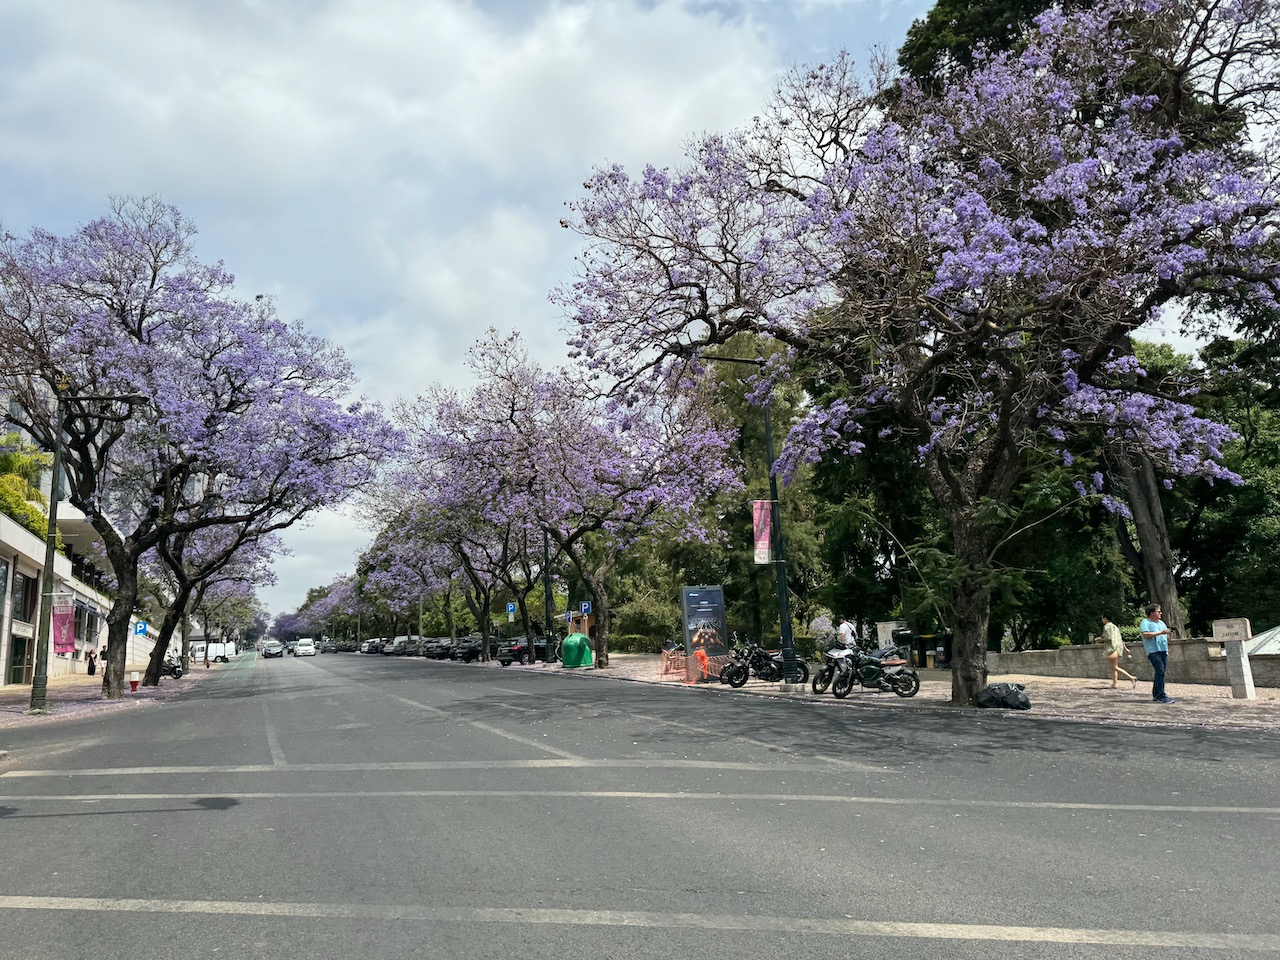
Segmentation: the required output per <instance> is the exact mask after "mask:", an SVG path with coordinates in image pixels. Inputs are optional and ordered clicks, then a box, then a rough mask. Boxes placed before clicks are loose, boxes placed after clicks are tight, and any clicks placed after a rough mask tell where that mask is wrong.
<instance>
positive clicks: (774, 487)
mask: <svg viewBox="0 0 1280 960" xmlns="http://www.w3.org/2000/svg"><path fill="white" fill-rule="evenodd" d="M771 406H772V391H770V397H769V398H768V399H766V400H765V402H764V449H765V455H766V456H767V457H768V458H769V520H770V524H769V525H770V526H771V527H772V528H773V530H772V533H773V549H774V555H773V562H774V566H775V567H776V568H777V571H778V619H779V620H780V621H781V626H782V675H783V676H784V677H785V678H786V681H787V683H795V682H796V678H797V676H798V672H797V669H796V645H795V641H794V639H793V638H792V634H791V589H790V586H789V585H788V583H787V554H786V549H785V547H784V546H783V542H782V515H781V511H780V510H779V509H778V478H777V477H775V476H774V475H773V463H774V460H773V421H772V418H771V417H770V415H769V408H770V407H771Z"/></svg>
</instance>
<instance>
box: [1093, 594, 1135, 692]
mask: <svg viewBox="0 0 1280 960" xmlns="http://www.w3.org/2000/svg"><path fill="white" fill-rule="evenodd" d="M1102 642H1103V643H1105V644H1106V645H1107V663H1108V664H1110V665H1111V689H1112V690H1114V689H1115V688H1116V687H1118V686H1119V685H1120V674H1122V673H1123V674H1124V677H1125V679H1126V680H1130V681H1132V682H1133V686H1134V687H1135V688H1136V687H1137V686H1138V678H1137V677H1135V676H1134V675H1133V674H1132V673H1130V672H1129V671H1128V670H1124V669H1122V668H1121V666H1120V654H1121V652H1123V653H1124V655H1125V657H1126V658H1128V659H1132V657H1133V654H1132V653H1131V652H1130V651H1129V645H1128V644H1126V643H1125V642H1124V638H1123V637H1122V636H1120V628H1119V627H1117V626H1116V625H1115V624H1114V623H1112V622H1111V618H1110V617H1108V616H1107V615H1106V614H1105V613H1104V614H1103V615H1102Z"/></svg>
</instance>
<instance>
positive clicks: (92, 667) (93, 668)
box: [85, 650, 98, 677]
mask: <svg viewBox="0 0 1280 960" xmlns="http://www.w3.org/2000/svg"><path fill="white" fill-rule="evenodd" d="M88 662H89V666H88V668H87V669H86V671H85V672H86V673H88V674H89V676H91V677H92V676H93V675H94V674H95V673H97V672H98V655H97V654H96V653H94V652H93V651H92V650H90V651H89V656H88Z"/></svg>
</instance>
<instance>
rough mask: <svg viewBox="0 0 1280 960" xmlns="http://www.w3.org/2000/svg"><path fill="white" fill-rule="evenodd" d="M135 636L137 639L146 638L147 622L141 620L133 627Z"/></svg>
mask: <svg viewBox="0 0 1280 960" xmlns="http://www.w3.org/2000/svg"><path fill="white" fill-rule="evenodd" d="M133 635H134V636H135V637H145V636H146V635H147V621H145V620H139V621H138V622H137V623H135V624H134V625H133Z"/></svg>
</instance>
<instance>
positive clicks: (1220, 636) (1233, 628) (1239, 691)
mask: <svg viewBox="0 0 1280 960" xmlns="http://www.w3.org/2000/svg"><path fill="white" fill-rule="evenodd" d="M1252 636H1253V633H1252V631H1251V629H1250V627H1249V621H1248V620H1246V619H1245V618H1243V617H1239V618H1237V619H1234V620H1215V621H1213V639H1214V640H1216V641H1218V642H1219V643H1221V644H1222V649H1223V652H1224V653H1225V654H1226V655H1227V679H1229V680H1230V681H1231V696H1233V697H1234V698H1235V699H1237V700H1256V699H1257V698H1258V694H1257V691H1256V690H1254V689H1253V671H1252V670H1251V669H1250V668H1249V654H1248V653H1246V652H1245V649H1244V645H1245V641H1247V640H1249V639H1250V638H1251V637H1252Z"/></svg>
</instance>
